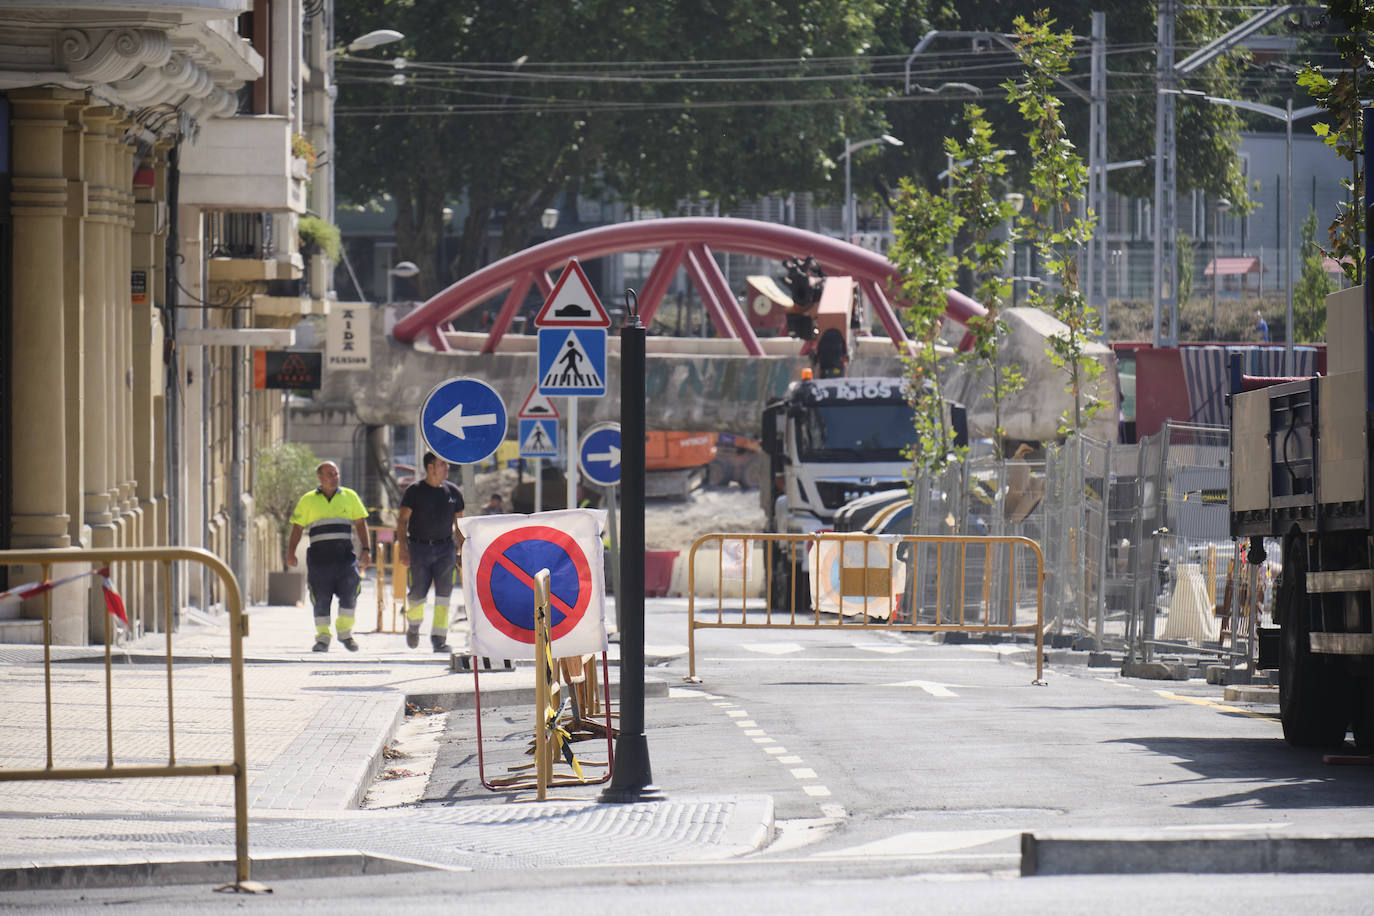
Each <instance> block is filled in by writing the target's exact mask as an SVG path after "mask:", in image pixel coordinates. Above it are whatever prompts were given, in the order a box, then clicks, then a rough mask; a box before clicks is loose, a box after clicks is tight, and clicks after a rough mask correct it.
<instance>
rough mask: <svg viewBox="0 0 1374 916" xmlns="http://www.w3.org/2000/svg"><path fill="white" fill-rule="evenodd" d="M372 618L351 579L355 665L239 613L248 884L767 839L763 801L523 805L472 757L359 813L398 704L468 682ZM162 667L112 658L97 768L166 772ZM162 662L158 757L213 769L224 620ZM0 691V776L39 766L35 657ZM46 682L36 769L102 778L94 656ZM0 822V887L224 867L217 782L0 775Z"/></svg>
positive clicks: (224, 827) (652, 686) (306, 633)
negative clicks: (421, 802)
mask: <svg viewBox="0 0 1374 916" xmlns="http://www.w3.org/2000/svg"><path fill="white" fill-rule="evenodd" d="M375 607H376V604H375V597H373V592H372V583H370V582H369V583H368V584H367V585H365V586H364V592H363V594H362V595H361V596H360V600H359V608H360V612H359V614H358V626H357V628H356V630H355V635H356V637H357V640H358V643H359V645H360V650H359V651H358V652H356V653H354V652H348V651H347V650H345V649H344V648H343V647H342V646H341V645H339V643H338V642H337V641H335V642H334V643H333V644H332V645H331V646H330V651H329V652H327V653H315V652H311V651H310V647H311V643H312V641H313V624H312V621H311V618H310V612H309V610H308V609H306V608H304V607H255V608H251V609H250V626H249V636H248V637H247V638H246V639H245V640H244V652H245V657H246V659H247V661H246V664H245V672H244V681H245V695H246V697H245V704H246V720H247V742H248V761H249V785H248V794H249V808H250V828H249V847H250V851H251V855H252V857H253V859H254V863H255V864H254V877H255V878H256V877H263V878H269V877H272V876H275V877H278V878H281V877H288V876H296V877H304V876H312V875H325V874H359V873H362V872H363V871H368V872H373V871H378V870H395V869H409V868H420V867H442V868H513V867H520V866H523V865H526V864H529V863H530V862H532V861H534V858H535V857H536V856H537V857H538V860H539V862H540V863H541V864H543V865H550V864H620V863H624V864H637V863H643V862H687V861H718V860H721V859H725V858H730V857H733V856H739V855H743V854H746V853H749V852H752V851H754V850H756V849H758V848H759V847H760V846H762V845H763V844H764V843H766V842H767V841H768V839H769V838H770V837H771V834H772V817H773V813H772V812H773V809H772V801H771V799H769V798H767V797H764V796H733V795H722V796H719V797H710V798H694V799H683V798H671V799H669V800H667V801H662V802H656V803H640V804H633V805H602V804H599V803H598V802H597V797H598V795H599V794H600V792H601V789H602V787H601V786H586V787H580V786H579V787H573V788H570V789H569V788H561V789H558V790H554V791H553V792H552V794H554V795H556V796H557V800H554V801H549V802H543V803H539V802H534V801H532V800H526V799H525V798H523V797H520V796H514V795H512V796H505V795H495V794H493V793H490V792H488V791H487V790H485V789H483V788H482V787H481V786H480V784H479V783H477V780H476V775H477V773H476V764H475V763H474V764H473V777H474V779H473V784H474V785H475V789H474V793H473V794H472V795H471V796H470V797H468V798H465V799H461V800H459V804H458V805H457V806H434V805H428V806H403V807H395V808H387V809H381V810H361V809H360V808H359V804H360V803H361V800H362V798H363V796H364V795H365V794H366V792H367V790H368V789H369V787H370V786H371V785H372V784H373V782H374V780H375V778H376V776H377V774H378V772H379V770H380V768H381V766H382V764H383V760H384V758H383V749H384V748H385V747H386V745H387V744H388V743H389V742H391V741H392V740H393V738H394V736H395V734H396V731H397V729H398V728H399V727H400V726H401V724H402V722H403V721H404V718H405V704H406V701H407V698H410V699H411V700H412V701H413V702H415V703H416V704H417V705H419V706H422V707H427V708H435V707H438V708H439V709H454V708H465V707H470V706H471V703H472V700H473V678H472V675H471V674H469V673H452V672H450V670H449V664H448V656H447V655H437V654H435V653H433V652H432V651H430V647H429V640H428V638H427V630H426V633H425V634H424V638H422V641H421V648H419V649H409V648H407V647H406V645H405V637H404V635H402V634H399V633H397V634H393V633H378V632H368V631H369V630H372V629H373V628H374V627H375V625H376V613H375ZM608 616H610V612H609V611H608ZM463 626H464V625H463V624H461V623H460V624H458V625H456V626H455V628H454V630H453V632H452V634H451V636H450V642H452V643H455V644H456V645H460V646H461V645H463V644H464V643H465V641H466V634H465V632H463ZM615 648H616V647H615V646H614V644H613V645H612V650H613V652H612V655H613V656H614V649H615ZM653 652H654V650H653V649H652V648H646V654H648V655H650V656H652V654H653ZM165 654H166V636H165V635H164V634H156V635H152V636H146V637H143V638H141V639H138V640H135V641H132V642H131V643H129V644H128V645H125V646H121V647H119V648H116V649H115V650H114V652H113V657H112V663H113V665H112V671H113V678H112V687H111V695H112V703H111V706H110V709H111V712H110V718H111V719H112V721H113V735H114V737H113V756H114V760H115V763H116V765H120V766H125V765H142V766H160V765H164V764H166V763H167V762H168V759H169V743H170V742H169V734H168V731H169V730H168V716H167V694H168V676H167V668H166V664H165V661H164V658H165ZM172 655H173V659H174V667H173V672H174V674H173V677H172V699H173V708H174V721H175V735H174V741H175V758H176V762H177V763H178V764H192V763H204V762H209V763H223V762H228V761H230V760H232V757H233V753H232V744H231V740H232V739H231V728H230V723H231V716H230V704H229V672H230V666H229V664H228V663H227V660H228V656H229V631H228V625H227V618H226V617H225V616H224V615H216V616H207V615H204V614H201V613H199V612H194V611H192V612H188V614H187V615H186V617H185V619H184V620H183V624H182V626H181V628H180V630H179V632H177V633H176V634H174V635H173V638H172ZM611 670H612V679H613V681H614V680H615V679H616V675H615V672H616V668H615V666H614V665H613V666H612V669H611ZM0 679H3V681H4V683H5V684H6V685H7V689H6V702H5V703H4V704H0V767H3V768H8V769H33V768H42V767H44V766H45V765H46V758H47V751H46V744H47V737H46V733H45V729H44V709H45V690H44V678H43V653H42V647H40V646H2V647H0ZM51 683H52V708H53V722H54V725H53V734H52V741H53V762H54V765H55V766H56V767H58V768H70V767H104V766H105V765H106V761H107V729H106V715H107V713H106V683H105V667H104V650H103V647H98V646H96V647H88V648H71V647H59V648H55V649H54V650H53V665H52V678H51ZM613 686H614V685H613ZM481 687H482V696H481V700H482V705H483V708H484V709H485V708H488V707H495V706H502V705H510V704H529V705H531V706H532V704H533V668H532V667H530V666H519V667H517V668H516V669H515V670H514V671H493V672H489V673H483V674H482V675H481ZM655 690H656V691H657V692H659V693H666V685H665V684H663V683H661V682H653V681H651V682H649V684H647V685H646V692H648V693H651V694H652V693H654V692H655ZM496 727H497V728H501V727H503V725H502V723H500V722H499V721H498V722H497V723H496ZM508 797H509V798H513V799H514V800H513V801H507V798H508ZM530 798H531V799H532V795H531V796H530ZM0 821H3V827H0V890H3V889H17V888H21V887H41V886H55V885H67V886H77V885H81V884H92V885H94V884H99V885H118V884H131V883H153V882H162V883H168V882H173V881H206V882H213V881H227V880H231V879H232V877H233V868H232V864H229V865H226V864H224V863H232V860H233V855H234V822H233V780H232V778H231V777H228V776H203V777H175V778H140V779H101V780H88V781H56V780H51V781H50V780H38V781H20V782H0ZM569 837H576V838H577V839H578V840H582V841H585V840H592V842H577V843H569V842H566V840H567V839H568V838H569ZM551 859H566V860H567V861H566V862H562V863H559V862H555V861H551Z"/></svg>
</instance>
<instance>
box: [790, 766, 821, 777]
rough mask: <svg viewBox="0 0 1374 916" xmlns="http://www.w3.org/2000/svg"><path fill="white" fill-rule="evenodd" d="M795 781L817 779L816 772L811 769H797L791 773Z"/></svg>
mask: <svg viewBox="0 0 1374 916" xmlns="http://www.w3.org/2000/svg"><path fill="white" fill-rule="evenodd" d="M791 773H792V778H793V779H815V778H816V771H815V770H813V769H811V768H810V767H797V768H796V769H794V770H792V771H791Z"/></svg>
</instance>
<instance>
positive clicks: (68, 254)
mask: <svg viewBox="0 0 1374 916" xmlns="http://www.w3.org/2000/svg"><path fill="white" fill-rule="evenodd" d="M88 105H89V100H88V99H86V98H84V97H83V98H81V99H80V100H79V101H75V102H72V103H70V104H69V105H68V106H67V129H66V134H65V137H64V139H63V144H62V148H63V157H64V159H65V166H64V169H63V171H64V172H65V173H66V175H67V214H66V218H65V219H63V221H62V223H63V244H64V245H65V248H64V257H63V260H64V261H65V270H63V276H62V296H63V301H64V328H65V331H66V339H65V340H64V341H63V350H64V355H65V360H66V364H65V367H64V378H65V380H66V383H67V389H66V394H65V406H66V414H65V417H64V426H65V429H66V434H67V512H68V514H69V515H70V516H71V522H70V523H69V525H68V529H69V533H70V536H71V543H72V544H74V545H81V546H83V547H89V546H90V543H91V529H90V528H88V527H87V526H86V497H85V492H84V491H85V469H86V460H85V454H86V431H85V401H86V378H85V371H86V370H85V362H84V360H85V355H86V295H85V277H84V265H85V259H86V217H87V216H88V215H89V210H90V205H89V201H88V200H87V191H88V188H87V184H86V157H85V152H86V143H85V133H86V123H85V118H84V112H85V110H86V108H87V106H88Z"/></svg>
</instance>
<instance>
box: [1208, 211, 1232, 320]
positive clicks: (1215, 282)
mask: <svg viewBox="0 0 1374 916" xmlns="http://www.w3.org/2000/svg"><path fill="white" fill-rule="evenodd" d="M1230 209H1231V202H1230V201H1229V200H1227V199H1226V198H1224V197H1219V198H1217V202H1216V203H1214V204H1212V334H1213V335H1215V334H1216V333H1217V289H1218V287H1219V286H1220V285H1221V265H1220V264H1218V263H1217V236H1218V235H1220V234H1221V215H1222V214H1223V213H1225V212H1226V211H1227V210H1230Z"/></svg>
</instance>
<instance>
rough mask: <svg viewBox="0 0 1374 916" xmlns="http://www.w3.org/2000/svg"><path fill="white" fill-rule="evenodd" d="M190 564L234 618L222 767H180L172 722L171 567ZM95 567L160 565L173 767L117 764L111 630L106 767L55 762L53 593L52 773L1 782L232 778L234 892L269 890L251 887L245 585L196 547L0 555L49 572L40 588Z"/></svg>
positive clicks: (48, 621)
mask: <svg viewBox="0 0 1374 916" xmlns="http://www.w3.org/2000/svg"><path fill="white" fill-rule="evenodd" d="M176 560H187V561H190V562H194V563H199V564H201V565H203V566H205V567H207V568H208V569H209V570H210V571H211V572H213V573H214V574H215V575H216V576H218V577H219V580H220V583H221V584H222V585H223V587H224V592H223V594H224V606H225V608H226V610H228V612H229V637H230V638H229V660H230V672H229V683H230V708H231V714H232V717H233V725H232V728H233V754H234V759H233V760H230V761H228V762H223V763H201V764H179V763H177V760H176V727H175V724H174V717H173V714H172V713H173V691H172V683H173V678H172V627H171V625H170V621H172V620H173V619H174V617H173V614H172V608H171V595H172V587H171V581H172V562H173V561H176ZM82 563H89V564H91V565H92V567H93V568H98V567H101V566H106V565H111V566H113V565H115V564H119V565H123V566H124V567H126V568H130V569H131V568H132V567H133V566H134V565H135V564H142V563H160V564H161V566H162V576H163V586H164V587H163V594H164V595H166V596H167V602H168V606H167V608H166V616H165V617H164V618H163V619H164V620H166V621H168V622H169V623H168V626H167V628H166V629H167V763H166V765H165V766H127V765H126V766H118V765H116V764H115V757H114V703H113V680H112V676H111V665H110V631H111V629H112V626H111V625H110V624H108V622H107V625H106V626H105V628H104V629H105V754H106V762H105V766H103V767H59V766H57V765H56V764H55V762H54V760H53V702H52V696H53V690H52V593H51V592H47V593H45V594H44V596H43V689H44V698H45V709H46V716H45V719H46V723H45V724H46V732H47V766H45V767H44V768H43V769H31V770H18V769H0V782H8V781H17V780H37V779H60V780H72V779H83V780H84V779H116V778H124V777H130V778H134V777H156V776H232V777H234V828H235V829H234V837H235V839H234V850H235V864H236V874H235V878H236V880H235V882H234V884H232V885H229V887H232V888H233V889H236V890H241V891H253V892H256V891H262V890H266V888H264V887H263V886H262V885H260V884H257V883H255V882H251V881H249V863H248V752H247V749H246V748H247V742H246V738H245V734H244V697H243V637H244V635H245V634H246V631H247V618H246V617H245V616H244V614H243V598H242V595H241V593H240V592H239V584H238V581H237V580H236V579H235V578H234V574H233V573H232V572H230V571H229V567H228V566H226V565H224V562H223V561H222V560H220V558H219V557H217V556H215V555H214V554H212V553H209V552H208V551H205V550H201V549H199V548H193V547H120V548H108V549H97V550H58V549H54V550H5V551H0V565H5V566H15V565H20V564H25V565H37V566H39V567H40V568H41V569H42V579H41V580H40V581H43V582H50V581H51V580H52V568H53V566H54V565H55V564H62V565H64V566H65V565H69V564H82Z"/></svg>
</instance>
